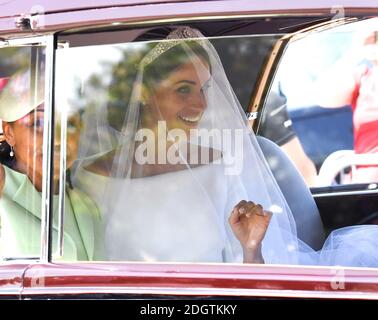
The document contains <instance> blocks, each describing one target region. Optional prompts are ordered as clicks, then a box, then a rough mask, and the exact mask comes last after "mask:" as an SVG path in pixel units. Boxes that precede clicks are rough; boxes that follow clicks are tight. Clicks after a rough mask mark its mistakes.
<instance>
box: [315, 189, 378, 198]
mask: <svg viewBox="0 0 378 320" xmlns="http://www.w3.org/2000/svg"><path fill="white" fill-rule="evenodd" d="M364 194H366V195H370V194H378V190H362V191H340V192H326V193H313V194H312V196H313V197H314V198H323V197H335V196H349V195H364Z"/></svg>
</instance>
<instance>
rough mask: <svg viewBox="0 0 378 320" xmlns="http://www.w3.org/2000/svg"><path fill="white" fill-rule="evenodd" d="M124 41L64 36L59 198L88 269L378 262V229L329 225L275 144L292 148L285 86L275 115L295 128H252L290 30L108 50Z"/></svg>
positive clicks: (134, 42)
mask: <svg viewBox="0 0 378 320" xmlns="http://www.w3.org/2000/svg"><path fill="white" fill-rule="evenodd" d="M111 34H112V33H111V32H110V33H108V37H107V41H105V42H101V41H104V39H102V40H101V39H100V38H99V39H96V37H93V34H91V37H92V39H93V43H91V45H88V39H86V40H87V41H85V43H80V41H75V39H76V40H77V39H78V38H73V39H74V41H72V46H71V43H70V36H64V44H62V47H61V48H59V49H58V50H57V52H56V56H57V63H56V88H55V89H56V91H55V97H56V118H57V119H59V121H60V122H59V123H61V124H62V125H61V128H59V129H61V136H60V145H61V163H62V168H64V170H62V171H61V173H60V175H61V177H64V179H65V180H66V181H65V182H66V183H65V187H64V188H63V189H62V188H61V189H60V196H61V201H63V200H64V202H63V209H64V225H65V228H66V229H65V231H66V232H67V233H69V234H70V235H71V238H70V240H72V242H71V244H73V247H74V248H75V250H76V259H78V260H83V261H86V260H95V261H108V260H113V261H114V260H115V261H143V262H191V263H193V262H194V263H197V262H201V263H220V262H231V263H243V262H245V263H267V264H270V263H273V264H274V263H279V264H307V265H312V264H313V265H337V264H341V265H347V266H365V267H366V266H369V267H375V266H378V264H377V261H376V259H375V256H376V255H375V254H374V250H375V249H374V248H372V247H366V246H365V245H364V244H366V242H368V241H369V239H372V238H373V237H374V236H375V233H376V232H378V230H377V229H376V228H375V227H374V226H359V227H352V226H350V227H351V228H349V229H337V227H335V228H332V229H331V230H330V229H328V225H327V226H326V229H324V226H323V223H322V219H321V216H320V215H321V213H320V212H319V210H318V208H317V204H316V203H315V201H314V198H313V197H312V195H311V193H310V192H309V189H308V188H307V186H306V185H305V184H304V182H303V179H301V177H300V176H299V175H298V174H297V170H296V169H295V168H294V167H293V164H292V163H291V162H290V161H288V160H287V158H285V157H282V154H283V151H280V149H279V148H278V149H277V148H275V147H276V144H275V143H274V142H273V141H272V140H276V142H277V143H279V142H280V143H281V144H285V142H287V141H291V140H292V139H293V135H292V132H290V131H288V130H287V129H288V127H290V126H291V123H292V119H290V116H291V115H290V112H291V109H286V100H285V99H284V98H283V96H282V95H281V94H280V90H283V87H282V86H283V84H280V83H278V84H276V83H274V84H273V86H272V88H274V86H277V87H278V89H276V91H277V92H278V93H277V94H276V95H275V96H272V95H270V96H269V97H268V100H269V99H274V100H275V101H274V102H275V103H276V105H277V106H278V107H277V108H275V109H273V110H269V112H268V113H269V114H270V115H272V114H273V115H277V117H276V118H277V119H279V120H278V123H281V124H283V127H284V128H283V129H282V130H280V131H279V132H276V130H270V129H271V125H269V124H268V125H267V124H266V123H265V130H266V132H265V134H264V135H265V136H266V137H268V139H264V138H262V137H259V136H257V137H256V136H255V134H254V133H253V132H251V130H250V129H249V127H248V119H247V118H246V115H245V111H246V110H249V109H248V105H250V102H251V100H253V99H252V97H253V95H254V93H255V91H256V89H257V88H258V83H260V82H259V79H260V77H261V74H262V71H263V70H264V67H265V66H266V64H267V59H268V58H269V57H270V54H271V52H272V48H273V47H274V46H275V44H276V42H277V40H281V38H282V34H273V35H272V34H267V35H254V34H252V35H251V34H246V35H243V36H242V35H237V36H223V37H205V36H204V35H203V33H202V32H201V31H200V30H199V29H197V28H196V27H192V26H163V27H156V28H151V29H143V30H142V29H135V30H132V31H125V32H124V38H125V39H127V40H128V41H125V42H122V41H119V39H121V38H122V36H120V34H117V37H115V41H114V42H115V43H109V37H110V36H111ZM81 36H83V35H81ZM61 40H62V41H63V38H62V39H61ZM298 43H299V42H298ZM288 50H290V48H289V49H288ZM284 65H285V64H284V62H281V65H280V66H284ZM277 74H280V70H278V72H277ZM272 92H273V91H272ZM266 110H267V108H266V106H265V108H264V110H263V116H262V120H263V121H262V123H261V125H260V128H259V130H263V129H264V116H266V114H267V113H266V114H264V112H267V111H266ZM269 131H270V132H269ZM257 133H258V134H259V135H261V131H258V132H257ZM295 141H296V143H297V144H299V145H300V143H301V140H300V139H299V138H297V140H295ZM302 148H303V146H302ZM277 150H278V151H277ZM286 151H288V150H286ZM272 152H273V155H274V156H279V161H277V158H274V157H271V155H272ZM304 153H305V151H304ZM307 158H308V160H309V161H310V162H311V163H312V165H313V170H314V172H316V165H315V164H314V163H313V161H312V160H311V158H310V157H308V156H307ZM293 168H294V169H293ZM327 205H328V207H330V208H331V207H332V206H333V205H334V203H333V202H327ZM337 210H338V211H337V213H338V214H339V213H340V214H341V213H342V209H341V208H338V209H337ZM325 232H326V234H325ZM328 234H329V236H328V238H327V240H326V238H325V236H326V235H328ZM67 243H68V242H65V243H64V249H65V248H66V245H67ZM351 246H353V248H354V249H353V250H351V249H350V247H351ZM318 250H320V251H318ZM371 250H372V251H371ZM345 252H348V253H350V254H348V255H346V254H345ZM352 253H353V254H352Z"/></svg>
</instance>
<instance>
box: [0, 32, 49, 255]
mask: <svg viewBox="0 0 378 320" xmlns="http://www.w3.org/2000/svg"><path fill="white" fill-rule="evenodd" d="M55 41H56V37H55V36H54V34H47V35H39V36H34V37H25V38H15V39H9V40H5V41H0V48H5V47H17V46H32V45H37V44H38V45H42V46H44V47H45V48H46V53H45V92H44V95H45V96H44V99H45V102H44V105H45V112H44V123H45V127H44V131H43V147H42V148H43V156H42V195H41V198H42V203H41V249H40V256H39V257H36V258H35V259H36V260H39V261H40V262H49V261H50V260H51V247H52V246H51V232H50V231H51V225H52V223H51V219H50V217H51V212H52V204H53V202H52V201H53V184H52V181H53V174H54V170H53V165H54V163H53V162H52V159H53V152H54V148H53V145H54V125H53V124H54V112H53V110H54V106H53V102H54V101H53V93H54V92H53V87H54V86H53V83H54V66H55V46H56V45H55ZM19 259H20V260H23V259H25V257H19V258H18V257H17V258H15V259H14V260H16V261H17V260H19Z"/></svg>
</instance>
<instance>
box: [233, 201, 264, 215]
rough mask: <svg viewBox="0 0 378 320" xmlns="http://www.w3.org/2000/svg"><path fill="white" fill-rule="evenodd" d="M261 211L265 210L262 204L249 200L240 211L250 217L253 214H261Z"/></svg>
mask: <svg viewBox="0 0 378 320" xmlns="http://www.w3.org/2000/svg"><path fill="white" fill-rule="evenodd" d="M260 211H263V207H262V205H260V204H255V203H253V202H252V201H249V202H248V203H246V204H245V205H244V206H243V207H242V208H240V209H239V212H240V213H242V214H245V215H246V216H247V217H250V216H251V215H253V214H259V212H260Z"/></svg>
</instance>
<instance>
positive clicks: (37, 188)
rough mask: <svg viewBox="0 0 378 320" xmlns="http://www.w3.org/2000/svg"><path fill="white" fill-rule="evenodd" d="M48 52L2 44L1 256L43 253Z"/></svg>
mask: <svg viewBox="0 0 378 320" xmlns="http://www.w3.org/2000/svg"><path fill="white" fill-rule="evenodd" d="M45 52H46V50H45V47H44V46H42V45H41V46H39V45H35V46H28V45H24V46H17V47H12V46H10V47H1V48H0V119H1V120H2V127H1V142H0V144H1V145H0V149H1V150H0V162H1V165H0V170H1V174H0V176H1V182H0V183H1V198H0V260H2V259H3V260H6V259H16V258H38V257H39V256H40V252H41V212H42V209H41V207H42V184H43V182H42V176H43V173H42V162H43V141H44V137H43V135H44V127H45V126H44V113H45V109H44V90H45V80H44V79H45V77H44V71H45Z"/></svg>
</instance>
